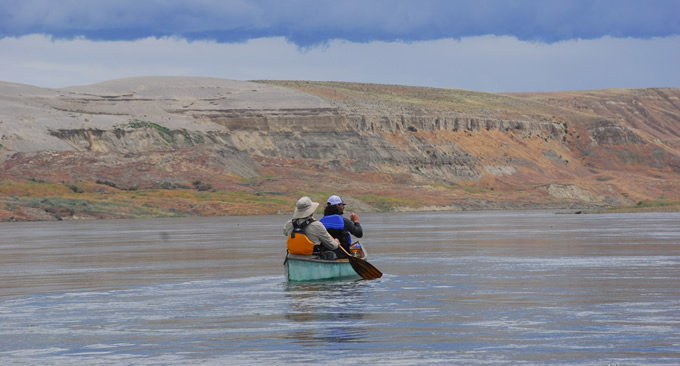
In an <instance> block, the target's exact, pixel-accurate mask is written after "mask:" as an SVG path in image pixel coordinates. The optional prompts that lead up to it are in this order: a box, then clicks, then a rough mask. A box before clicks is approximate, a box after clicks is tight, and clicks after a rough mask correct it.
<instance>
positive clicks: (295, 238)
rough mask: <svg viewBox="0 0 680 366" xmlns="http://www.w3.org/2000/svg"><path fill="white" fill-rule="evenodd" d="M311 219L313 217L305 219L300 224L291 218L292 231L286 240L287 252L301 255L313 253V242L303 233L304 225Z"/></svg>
mask: <svg viewBox="0 0 680 366" xmlns="http://www.w3.org/2000/svg"><path fill="white" fill-rule="evenodd" d="M312 221H313V219H312V220H307V221H305V222H304V223H302V224H301V225H296V224H295V220H293V232H292V233H290V236H289V237H288V241H287V242H286V246H287V247H288V253H290V254H301V255H312V254H313V253H314V242H313V241H311V240H309V238H308V237H307V235H306V234H305V227H306V226H307V225H309V224H310V223H311V222H312Z"/></svg>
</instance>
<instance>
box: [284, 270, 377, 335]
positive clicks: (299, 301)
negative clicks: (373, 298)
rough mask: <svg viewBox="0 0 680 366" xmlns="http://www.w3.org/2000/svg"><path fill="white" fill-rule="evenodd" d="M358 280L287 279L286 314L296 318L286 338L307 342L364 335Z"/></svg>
mask: <svg viewBox="0 0 680 366" xmlns="http://www.w3.org/2000/svg"><path fill="white" fill-rule="evenodd" d="M361 282H362V281H356V282H313V283H309V282H307V283H286V288H285V296H286V299H287V300H288V301H287V302H288V305H289V310H288V311H287V313H286V314H285V317H286V319H288V320H291V321H293V322H295V326H293V327H292V329H291V331H290V332H289V335H288V336H287V338H289V339H292V340H294V341H296V342H298V343H301V344H303V345H306V346H321V345H322V344H328V343H344V342H359V341H361V340H363V339H364V338H366V335H367V329H366V328H365V327H363V326H362V323H363V321H362V320H363V319H364V317H365V315H366V314H365V313H363V312H362V311H361V310H362V308H363V304H364V300H363V286H362V285H361Z"/></svg>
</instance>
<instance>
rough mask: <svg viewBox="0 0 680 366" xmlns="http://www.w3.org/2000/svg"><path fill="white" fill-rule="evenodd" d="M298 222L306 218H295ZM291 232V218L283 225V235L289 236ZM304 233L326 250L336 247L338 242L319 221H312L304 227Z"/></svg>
mask: <svg viewBox="0 0 680 366" xmlns="http://www.w3.org/2000/svg"><path fill="white" fill-rule="evenodd" d="M295 220H299V222H304V221H305V220H307V218H306V217H305V218H303V219H295ZM292 232H293V220H292V219H291V220H288V222H286V224H285V225H283V235H285V236H290V233H292ZM305 234H306V235H307V237H308V238H309V240H311V241H312V242H313V243H314V244H315V245H321V246H323V247H324V249H326V250H333V249H337V248H338V243H337V242H336V241H335V239H333V237H332V236H331V234H329V233H328V231H326V227H324V226H323V224H322V223H320V222H319V221H313V222H312V223H310V224H309V225H307V227H306V228H305Z"/></svg>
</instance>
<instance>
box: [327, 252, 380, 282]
mask: <svg viewBox="0 0 680 366" xmlns="http://www.w3.org/2000/svg"><path fill="white" fill-rule="evenodd" d="M338 248H340V249H342V251H343V252H345V254H347V256H348V258H347V259H348V260H349V264H351V265H352V268H354V271H356V273H357V274H358V275H359V276H361V278H363V279H365V280H372V279H375V278H380V277H382V272H380V270H378V269H377V268H375V267H374V266H373V265H372V264H370V263H368V262H366V261H365V260H363V259H361V258H357V257H355V256H353V255H351V254H349V253H348V252H347V249H345V248H343V247H342V245H338Z"/></svg>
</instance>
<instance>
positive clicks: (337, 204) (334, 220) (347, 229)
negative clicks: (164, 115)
mask: <svg viewBox="0 0 680 366" xmlns="http://www.w3.org/2000/svg"><path fill="white" fill-rule="evenodd" d="M345 206H347V203H345V201H343V200H342V198H340V196H337V195H332V196H330V197H328V200H327V201H326V207H325V208H324V210H323V217H322V218H321V220H319V221H321V223H322V224H323V226H325V227H326V230H328V233H329V234H331V236H332V237H334V238H336V239H338V240H339V241H340V245H341V246H342V248H338V249H336V250H335V255H336V256H337V257H338V258H347V257H348V256H347V254H345V253H350V250H353V249H358V248H357V246H359V247H360V244H358V243H356V244H355V246H354V248H350V246H351V245H352V237H351V236H350V234H351V235H354V236H355V237H357V238H361V237H363V236H364V230H363V228H362V227H361V224H360V223H359V215H357V214H355V213H354V212H352V213H350V214H349V218H346V217H344V216H342V215H343V213H344V212H345ZM342 249H345V250H342Z"/></svg>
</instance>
